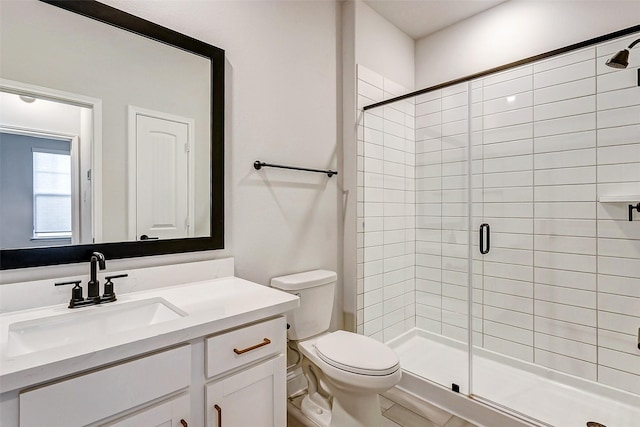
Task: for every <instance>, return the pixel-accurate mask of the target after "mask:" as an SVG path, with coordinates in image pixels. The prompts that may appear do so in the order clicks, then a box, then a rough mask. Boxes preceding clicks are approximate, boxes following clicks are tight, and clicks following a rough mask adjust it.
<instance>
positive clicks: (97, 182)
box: [0, 78, 102, 245]
mask: <svg viewBox="0 0 640 427" xmlns="http://www.w3.org/2000/svg"><path fill="white" fill-rule="evenodd" d="M0 91H2V92H7V93H13V94H16V95H26V96H32V97H35V98H42V99H47V100H49V101H55V102H60V103H63V104H70V105H75V106H78V107H84V108H88V109H90V110H91V129H90V130H89V132H88V133H89V135H90V138H91V141H89V142H90V144H89V145H90V147H91V156H90V158H91V165H89V166H90V170H91V183H90V186H91V238H92V243H94V242H101V241H102V100H101V99H99V98H92V97H89V96H85V95H80V94H77V93H73V92H66V91H62V90H57V89H51V88H48V87H45V86H37V85H33V84H29V83H23V82H19V81H15V80H9V79H3V78H0ZM5 128H11V126H6V127H5ZM14 129H15V128H14ZM27 131H32V132H33V131H35V132H41V134H44V135H49V136H54V137H55V135H56V134H55V133H54V132H48V131H46V130H41V129H27ZM62 136H63V137H64V138H65V139H71V138H69V136H71V137H74V136H75V135H62ZM58 139H60V138H59V136H58ZM83 144H84V143H83ZM73 145H74V144H73V143H72V150H73ZM75 146H76V150H77V149H78V148H79V145H78V144H77V143H76V144H75ZM77 154H79V153H78V152H77V151H76V155H77ZM77 157H79V156H77ZM78 161H79V159H78ZM72 166H75V167H76V168H79V167H80V166H81V165H80V164H79V163H78V164H75V165H72ZM72 172H73V171H72ZM79 173H80V170H78V174H79ZM77 185H79V182H78V183H77ZM79 190H80V188H78V191H79ZM78 220H79V218H78ZM75 225H76V224H75V223H74V224H73V226H74V227H75ZM78 237H79V235H78ZM72 244H73V245H76V244H81V243H80V242H77V243H74V242H73V239H72Z"/></svg>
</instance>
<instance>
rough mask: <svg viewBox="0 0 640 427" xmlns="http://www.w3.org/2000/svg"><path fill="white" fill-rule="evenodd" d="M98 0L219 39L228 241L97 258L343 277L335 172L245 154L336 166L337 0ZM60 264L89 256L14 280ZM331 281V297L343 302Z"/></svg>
mask: <svg viewBox="0 0 640 427" xmlns="http://www.w3.org/2000/svg"><path fill="white" fill-rule="evenodd" d="M106 3H108V4H110V5H112V6H115V7H118V8H120V9H123V10H125V11H128V12H130V13H133V14H136V15H138V16H141V17H144V18H146V19H149V20H151V21H155V22H157V23H159V24H161V25H164V26H167V27H170V28H172V29H175V30H177V31H180V32H182V33H185V34H188V35H190V36H193V37H195V38H198V39H201V40H203V41H205V42H208V43H211V44H213V45H215V46H218V47H221V48H223V49H225V50H226V59H227V63H226V73H227V76H226V80H227V84H226V90H227V93H226V99H227V101H226V129H225V130H226V147H225V152H226V154H225V157H226V159H225V163H226V166H225V167H226V177H225V179H226V184H225V198H226V200H225V204H226V206H225V208H226V212H225V216H226V218H225V227H226V228H225V230H226V233H225V234H226V236H225V247H226V249H225V250H224V251H213V252H205V253H195V254H183V255H174V256H166V257H153V258H146V259H130V260H123V261H119V262H112V263H109V262H107V267H108V268H109V269H111V268H114V269H115V268H134V267H135V266H140V265H148V264H155V263H158V262H160V263H165V264H166V263H169V262H173V261H176V262H185V261H189V260H196V259H203V258H214V257H222V256H229V255H232V256H234V257H235V260H236V275H238V276H239V277H242V278H246V279H249V280H253V281H255V282H258V283H261V284H264V285H267V284H268V283H269V280H270V279H271V278H272V277H275V276H278V275H282V274H288V273H293V272H298V271H303V270H309V269H316V268H324V269H329V270H334V271H337V272H338V275H339V277H341V263H339V262H338V260H339V259H341V252H342V242H341V236H340V235H339V231H338V230H339V223H340V210H341V202H340V199H339V197H340V195H339V186H338V182H339V181H338V180H337V179H336V177H333V178H331V179H329V178H328V177H327V176H325V175H321V174H306V173H301V172H293V171H283V170H278V169H263V170H262V171H260V172H258V171H255V170H254V169H253V162H254V161H255V160H262V161H267V162H273V163H281V164H292V165H299V166H308V167H312V168H332V169H335V168H336V167H337V157H338V156H339V153H338V152H337V149H338V143H337V140H338V134H337V132H338V129H337V104H338V95H337V90H338V88H337V77H336V76H337V75H339V71H338V70H337V58H336V55H337V52H339V50H338V49H337V47H338V43H339V40H338V39H337V22H338V18H339V8H338V7H337V5H336V4H335V3H334V2H325V1H305V2H288V1H257V2H248V1H247V2H244V1H243V2H235V1H213V2H202V1H180V2H174V1H164V0H161V1H137V2H130V1H123V0H112V1H108V2H106ZM340 173H342V171H340ZM69 269H72V270H74V271H79V272H84V271H85V270H86V269H88V263H87V264H81V265H79V266H73V267H58V268H45V269H29V271H27V272H23V273H22V279H23V280H24V278H25V277H26V276H27V275H28V276H32V275H36V276H42V275H50V277H54V275H57V274H61V273H62V272H63V271H64V272H65V273H68V272H69ZM2 274H3V276H4V277H7V278H8V280H11V281H15V280H18V279H20V274H19V273H16V272H6V271H3V272H2ZM71 274H73V273H71ZM6 280H7V279H5V278H3V279H2V281H6ZM341 289H342V288H341V287H340V290H339V292H338V293H337V295H339V296H340V297H338V298H336V307H341V305H342V298H341V295H342V292H341ZM338 311H339V310H334V313H335V314H336V316H334V317H335V319H334V326H335V325H339V324H340V323H341V319H340V314H339V313H338Z"/></svg>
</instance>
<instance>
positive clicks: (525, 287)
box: [415, 36, 640, 393]
mask: <svg viewBox="0 0 640 427" xmlns="http://www.w3.org/2000/svg"><path fill="white" fill-rule="evenodd" d="M635 38H637V36H631V37H627V38H625V39H621V40H616V41H613V42H610V43H607V44H603V45H601V46H598V47H597V48H587V49H582V50H580V51H576V52H572V53H569V54H565V55H562V56H560V57H555V58H550V59H548V60H545V61H540V62H537V63H535V64H533V65H527V66H523V67H519V68H517V69H512V70H508V71H506V72H502V73H498V74H495V75H491V76H488V77H485V78H483V79H479V80H476V81H473V82H470V83H469V85H468V86H467V85H458V86H455V87H450V88H446V89H441V90H437V91H433V92H430V93H426V94H422V95H419V96H417V97H416V105H415V116H416V117H415V123H416V124H415V128H416V181H415V183H416V218H415V224H416V325H417V327H419V328H422V329H425V330H429V331H432V332H436V333H441V334H443V335H446V336H449V337H453V338H456V339H459V340H461V341H465V340H466V337H467V334H466V329H465V328H466V307H467V305H466V303H465V299H466V295H467V294H466V289H464V286H465V285H466V280H465V277H466V260H465V257H466V248H465V247H464V245H465V244H466V233H465V230H466V228H465V224H466V223H465V222H464V221H460V220H461V219H462V217H464V215H465V209H464V207H463V205H464V204H465V202H466V193H467V190H466V188H467V177H466V176H465V174H466V171H465V167H466V165H465V164H464V160H465V158H466V157H465V156H466V150H465V149H464V147H465V146H466V144H467V143H468V137H467V134H466V132H467V129H466V124H465V120H466V115H465V112H466V111H471V116H472V122H471V143H472V184H473V192H472V200H473V216H472V218H473V230H474V233H472V237H473V244H474V249H473V254H474V255H473V259H474V262H473V272H474V277H473V284H474V293H473V298H474V306H473V307H474V308H473V310H474V313H473V314H474V324H473V327H474V331H475V334H474V342H475V344H479V345H482V346H484V347H485V348H487V349H490V350H495V351H499V352H501V353H504V354H507V355H510V356H513V357H516V358H519V359H523V360H526V361H530V362H534V363H537V364H540V365H543V366H547V367H550V368H553V369H557V370H559V371H563V372H567V373H570V374H573V375H577V376H580V377H583V378H587V379H590V380H594V381H598V382H600V383H602V384H606V385H610V386H612V387H615V388H620V389H623V390H626V391H630V392H633V393H640V372H639V370H638V368H637V367H638V365H639V361H640V352H639V351H638V349H637V346H636V337H637V333H638V328H639V327H640V314H639V313H640V231H639V230H638V226H637V224H638V223H640V222H638V220H640V218H638V219H637V220H636V221H634V222H628V221H627V204H622V203H620V204H612V203H606V204H605V203H598V196H602V195H612V194H636V195H637V194H640V87H638V86H637V71H636V70H637V68H638V67H639V66H640V57H638V56H636V57H633V56H632V58H631V60H632V63H631V64H630V69H629V70H614V69H611V68H608V67H605V66H604V65H603V64H604V62H605V61H606V58H607V57H609V56H611V54H613V53H615V52H616V51H618V50H620V49H622V48H624V47H626V45H628V44H629V43H630V42H631V41H633V40H634V39H635ZM634 61H635V62H634ZM467 87H470V90H471V96H470V98H471V107H470V108H467V106H466V104H465V103H466V101H467V99H468V98H469V94H467V93H466V88H467ZM461 107H462V108H461ZM463 153H464V154H463ZM461 155H462V157H460V156H461ZM636 202H638V201H636ZM636 216H638V215H637V214H636ZM482 222H487V223H489V224H491V232H492V242H491V243H492V249H491V252H490V253H489V254H487V255H485V256H481V255H480V254H479V253H478V251H477V248H476V246H477V244H478V237H477V233H476V232H475V231H476V230H477V228H478V227H479V225H480V223H482Z"/></svg>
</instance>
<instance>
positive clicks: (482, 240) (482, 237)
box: [480, 223, 491, 255]
mask: <svg viewBox="0 0 640 427" xmlns="http://www.w3.org/2000/svg"><path fill="white" fill-rule="evenodd" d="M485 230H486V231H485ZM485 236H486V237H485ZM485 238H486V244H485ZM490 250H491V228H490V227H489V224H486V223H485V224H482V225H480V253H481V254H482V255H485V254H488V253H489V251H490Z"/></svg>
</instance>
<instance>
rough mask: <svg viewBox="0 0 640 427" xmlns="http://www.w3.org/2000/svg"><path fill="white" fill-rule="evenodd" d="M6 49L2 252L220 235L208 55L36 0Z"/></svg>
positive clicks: (25, 5) (0, 37)
mask: <svg viewBox="0 0 640 427" xmlns="http://www.w3.org/2000/svg"><path fill="white" fill-rule="evenodd" d="M79 34H82V37H79V36H78V35H79ZM0 50H1V51H2V64H1V65H0V77H1V78H2V81H1V87H0V155H1V159H0V160H1V162H2V164H1V169H0V170H1V171H2V172H1V173H2V177H1V178H2V179H1V182H2V185H1V186H0V209H1V212H0V222H1V223H0V248H2V249H18V248H30V247H41V246H60V245H77V244H90V243H106V242H123V241H136V240H145V239H151V240H153V239H179V238H189V237H208V236H210V235H211V230H210V226H211V216H210V215H211V213H210V205H211V201H210V200H211V199H210V195H211V184H210V183H211V175H210V174H211V162H210V159H211V93H212V90H211V73H212V70H211V61H210V59H209V58H204V57H200V56H198V55H195V54H193V53H190V52H186V51H184V50H181V49H178V48H176V47H173V46H169V45H166V44H163V43H159V42H157V41H154V40H151V39H148V38H146V37H142V36H139V35H137V34H134V33H130V32H128V31H123V30H121V29H119V28H116V27H113V26H110V25H107V24H104V23H101V22H98V21H95V20H93V19H90V18H87V17H84V16H81V15H77V14H74V13H71V12H69V11H66V10H62V9H59V8H57V7H54V6H51V5H49V4H46V3H42V2H39V1H36V0H25V1H20V2H4V3H3V5H2V14H1V15H0Z"/></svg>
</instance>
